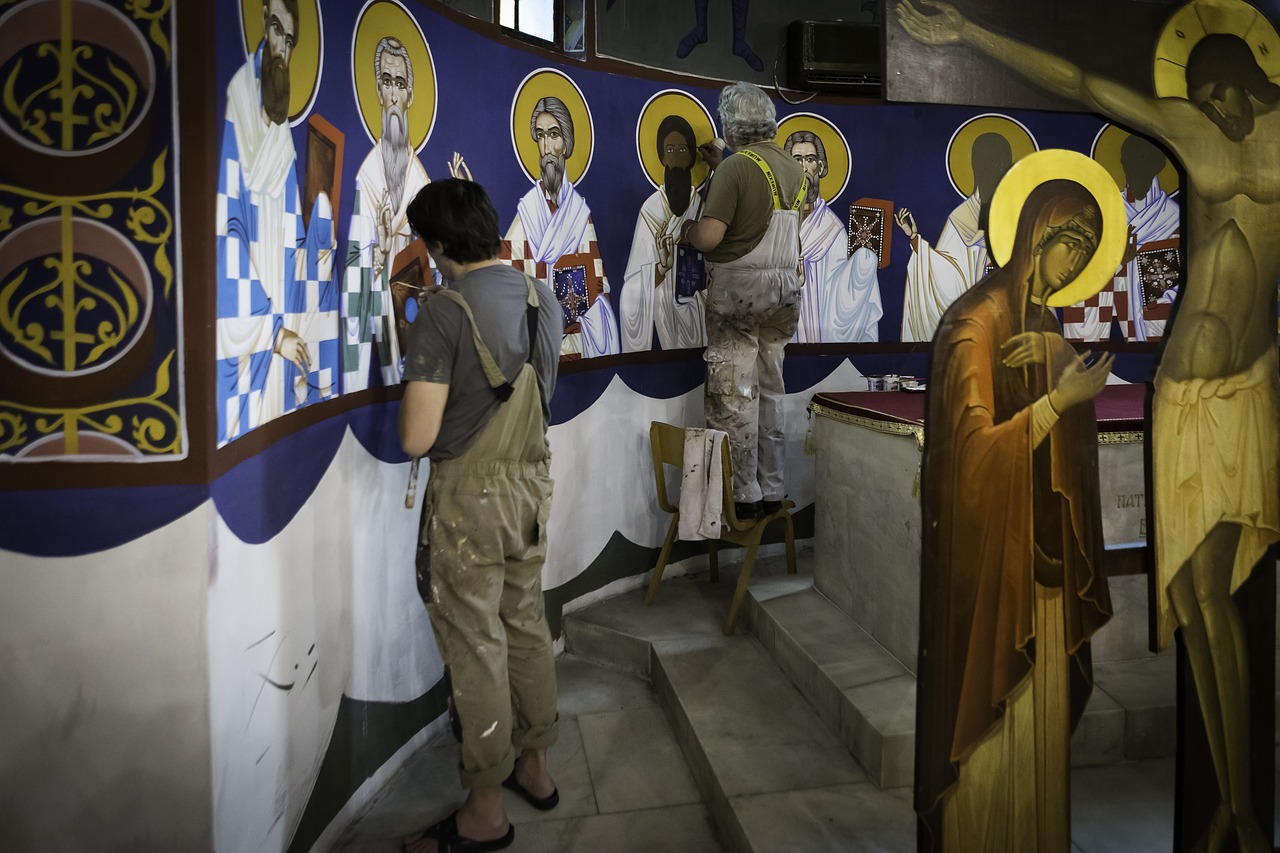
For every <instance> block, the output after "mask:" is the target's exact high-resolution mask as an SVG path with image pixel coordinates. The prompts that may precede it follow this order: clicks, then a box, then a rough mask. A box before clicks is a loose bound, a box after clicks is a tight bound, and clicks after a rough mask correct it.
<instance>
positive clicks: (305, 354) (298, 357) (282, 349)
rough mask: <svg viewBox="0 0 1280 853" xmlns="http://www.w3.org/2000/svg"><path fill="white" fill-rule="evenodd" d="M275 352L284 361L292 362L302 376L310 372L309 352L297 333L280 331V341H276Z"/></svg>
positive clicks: (305, 343) (287, 330)
mask: <svg viewBox="0 0 1280 853" xmlns="http://www.w3.org/2000/svg"><path fill="white" fill-rule="evenodd" d="M276 352H277V353H279V355H280V357H281V358H284V359H285V360H286V361H291V362H293V365H294V366H295V367H297V368H298V370H300V371H302V372H303V373H304V374H306V373H310V372H311V351H310V350H308V349H307V342H306V341H304V340H303V339H302V338H301V336H299V335H298V333H297V332H293V331H290V330H289V329H281V330H280V339H279V340H277V341H276Z"/></svg>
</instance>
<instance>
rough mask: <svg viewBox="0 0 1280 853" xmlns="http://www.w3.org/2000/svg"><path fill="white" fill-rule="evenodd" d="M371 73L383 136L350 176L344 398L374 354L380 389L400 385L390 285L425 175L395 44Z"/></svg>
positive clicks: (363, 379)
mask: <svg viewBox="0 0 1280 853" xmlns="http://www.w3.org/2000/svg"><path fill="white" fill-rule="evenodd" d="M372 70H373V71H374V74H375V80H376V81H377V89H376V90H377V93H378V103H379V105H380V106H381V107H382V135H381V137H380V138H379V139H378V141H377V142H376V143H375V144H374V146H373V149H372V150H371V151H370V152H369V154H368V156H367V157H365V159H364V162H363V163H362V164H361V165H360V171H359V172H358V173H357V174H356V196H355V205H354V207H353V208H352V213H351V229H350V231H349V233H348V237H347V270H346V275H345V277H344V288H343V353H342V355H343V359H342V369H343V379H344V389H345V390H346V391H358V390H361V389H363V388H367V387H368V386H369V380H370V371H371V364H372V362H373V352H374V348H375V346H376V348H377V353H378V356H377V362H378V366H379V370H380V372H381V374H382V381H383V383H384V384H386V385H394V384H396V383H398V382H399V381H400V355H401V354H400V351H399V347H398V345H397V342H396V336H395V334H394V331H393V329H392V323H393V322H394V321H393V318H392V317H391V289H390V283H389V277H390V275H391V267H392V265H393V264H394V262H395V258H396V255H397V254H398V253H399V252H401V251H402V250H403V249H404V248H405V247H406V246H408V245H409V244H410V243H411V242H413V234H412V230H411V229H410V227H409V220H408V216H407V211H408V207H409V202H411V201H413V197H414V196H415V195H417V194H418V190H420V189H422V188H423V187H424V186H426V185H427V182H428V178H427V172H426V170H425V169H423V167H422V163H421V162H419V160H418V158H417V156H416V155H415V154H414V151H413V145H412V143H411V141H410V139H409V107H410V106H411V105H412V104H413V62H412V60H411V59H410V57H409V51H408V50H406V49H405V46H404V45H403V44H402V43H401V42H400V40H399V39H397V38H395V37H394V36H387V37H385V38H383V39H382V40H381V41H379V42H378V47H377V50H376V51H375V52H374V58H373V63H372Z"/></svg>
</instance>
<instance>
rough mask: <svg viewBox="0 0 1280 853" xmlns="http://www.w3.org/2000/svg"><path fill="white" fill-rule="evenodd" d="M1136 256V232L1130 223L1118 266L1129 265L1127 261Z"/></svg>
mask: <svg viewBox="0 0 1280 853" xmlns="http://www.w3.org/2000/svg"><path fill="white" fill-rule="evenodd" d="M1136 257H1138V232H1137V231H1135V230H1134V229H1133V226H1132V225H1130V226H1129V240H1128V242H1127V243H1125V247H1124V257H1123V258H1121V259H1120V266H1122V267H1127V266H1128V265H1129V261H1131V260H1133V259H1134V258H1136Z"/></svg>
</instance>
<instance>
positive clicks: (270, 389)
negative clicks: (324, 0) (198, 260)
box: [216, 0, 341, 446]
mask: <svg viewBox="0 0 1280 853" xmlns="http://www.w3.org/2000/svg"><path fill="white" fill-rule="evenodd" d="M245 6H246V9H247V10H246V11H245V12H244V22H245V35H246V43H249V42H252V44H253V46H252V47H251V48H250V55H249V57H248V61H247V62H245V64H244V66H243V67H241V69H240V70H239V71H238V72H237V73H236V75H235V76H234V77H233V78H232V79H231V83H230V85H228V87H227V115H226V122H225V124H224V129H223V135H222V151H221V159H220V165H219V170H218V199H217V215H216V229H217V230H216V234H217V265H218V286H217V356H216V358H217V380H216V381H217V386H216V387H217V390H216V394H217V416H218V436H217V443H218V446H222V445H225V444H226V443H227V442H229V441H230V440H231V439H233V438H236V437H237V436H240V435H243V434H244V433H245V432H247V431H249V430H251V429H253V428H255V427H257V426H260V425H261V424H264V423H266V422H268V421H270V420H273V419H274V418H277V417H279V416H281V415H283V414H287V413H288V412H290V411H293V410H294V409H297V408H300V407H302V406H305V405H308V404H310V403H314V402H316V401H318V400H321V399H326V398H328V397H331V396H332V395H333V393H334V390H335V387H336V384H337V377H338V372H339V364H338V359H339V355H338V341H337V334H338V294H337V290H336V288H335V287H334V285H333V280H332V279H333V245H334V233H333V231H334V225H333V210H332V207H331V205H330V202H329V198H328V196H327V195H326V194H325V193H321V194H320V195H319V196H318V197H317V198H316V201H315V204H314V207H313V209H312V211H310V213H311V215H310V217H309V225H308V226H304V225H303V210H302V202H301V196H300V193H299V184H298V169H297V162H296V160H297V157H296V152H295V151H294V147H293V137H292V135H291V134H290V130H289V123H290V121H292V120H296V119H297V118H298V117H299V116H300V115H301V114H302V113H303V112H305V111H306V109H307V107H308V105H309V103H310V100H311V98H312V96H313V95H314V88H315V85H316V82H317V72H316V71H315V69H316V68H317V67H318V66H319V65H320V62H319V57H320V54H321V46H320V45H319V43H318V42H319V39H320V29H319V27H318V26H316V25H315V24H316V21H317V12H316V9H315V6H314V3H312V4H310V5H309V6H308V7H307V9H306V11H307V14H308V16H309V21H310V22H311V24H312V26H310V27H306V26H302V25H301V23H302V21H303V20H304V19H303V18H302V17H301V16H300V9H299V2H298V0H263V2H262V3H261V4H257V3H252V2H246V3H245ZM259 32H261V33H262V36H261V40H260V41H258V40H256V36H257V34H258V33H259ZM298 65H302V66H304V67H303V68H300V69H296V70H297V73H296V74H295V66H298ZM308 70H309V71H310V73H307V72H308ZM308 77H309V78H310V87H311V88H310V90H309V91H308V90H304V91H297V90H296V89H295V87H294V81H295V79H305V78H308ZM338 170H339V171H341V165H340V164H339V167H338Z"/></svg>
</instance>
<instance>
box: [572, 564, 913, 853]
mask: <svg viewBox="0 0 1280 853" xmlns="http://www.w3.org/2000/svg"><path fill="white" fill-rule="evenodd" d="M761 569H764V571H760V569H758V570H757V576H760V575H762V574H763V575H766V576H767V575H768V574H769V571H770V570H769V568H766V567H761ZM735 572H736V568H734V567H733V566H722V579H721V582H720V583H719V584H710V583H708V582H707V580H706V578H705V575H703V576H701V577H699V576H693V577H690V578H688V579H685V578H675V579H672V580H671V581H668V582H665V583H664V584H663V587H662V591H661V594H660V596H659V599H658V601H657V603H655V604H654V605H653V606H652V607H645V606H644V604H643V603H642V600H641V599H642V595H643V594H642V591H640V590H637V591H634V592H631V593H628V594H626V595H623V596H619V597H616V598H613V599H610V600H608V601H605V602H601V603H599V604H597V605H594V606H592V607H591V608H588V609H587V610H584V611H580V612H578V613H574V614H570V615H568V616H567V617H566V619H565V637H566V648H567V650H568V651H570V652H571V653H573V654H575V655H577V656H579V657H583V658H587V659H589V660H593V661H596V662H599V663H602V664H604V665H607V666H614V667H619V668H623V669H627V670H630V671H632V672H636V673H639V674H642V675H647V676H648V677H649V679H650V681H651V684H652V685H653V689H654V692H655V694H656V695H657V697H658V699H659V702H660V704H661V706H662V707H663V709H664V711H665V713H666V715H667V717H668V719H669V721H670V722H671V725H672V729H673V730H674V731H675V733H676V740H677V742H679V743H680V745H681V748H682V749H683V750H684V753H685V757H686V760H687V761H688V764H689V766H690V768H692V770H693V774H694V778H695V779H696V780H697V783H698V786H699V788H700V790H701V792H702V794H703V797H704V799H705V801H706V803H707V805H708V808H709V810H710V812H711V814H712V817H713V820H714V821H715V823H716V827H717V830H718V832H719V833H720V837H721V840H722V842H723V843H724V845H725V849H726V850H729V851H733V853H746V852H747V851H761V853H763V851H777V850H804V851H814V853H824V851H832V853H835V852H836V851H862V850H866V851H871V850H908V849H912V847H913V846H914V844H915V815H914V813H913V812H912V810H911V795H910V790H909V789H907V788H900V789H898V790H894V791H884V790H881V789H880V788H879V787H878V786H876V785H874V784H872V783H871V782H870V780H869V777H868V775H867V773H866V771H865V770H864V769H863V767H861V766H860V765H859V764H858V762H857V761H855V760H854V759H853V757H852V756H851V755H850V754H849V752H848V751H847V750H846V749H845V748H844V746H843V744H842V742H841V740H840V739H839V738H838V737H837V736H836V734H835V733H834V732H833V731H832V730H831V729H830V728H829V727H828V726H827V725H824V723H823V721H822V720H821V719H820V718H819V716H818V714H817V713H816V712H815V710H814V708H813V707H812V706H811V705H810V704H809V702H808V701H806V699H805V698H804V697H803V696H801V694H800V693H799V692H798V691H797V690H796V689H795V687H794V685H793V684H792V683H791V681H790V680H789V679H788V678H787V677H786V676H785V675H783V673H782V672H781V671H780V670H779V669H778V667H777V665H775V663H774V662H773V660H772V659H771V658H770V656H769V654H768V653H767V652H766V651H765V649H764V647H763V646H762V645H761V644H760V643H759V642H758V641H757V640H756V639H755V638H754V637H752V636H750V635H748V634H746V633H745V632H743V631H742V630H741V629H740V630H739V633H738V634H737V635H735V636H733V637H725V636H724V635H723V634H721V633H720V628H719V626H720V622H721V620H722V619H723V617H724V614H725V612H726V611H727V608H728V599H729V595H730V594H731V593H732V590H733V584H734V581H735V580H736V578H735Z"/></svg>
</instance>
